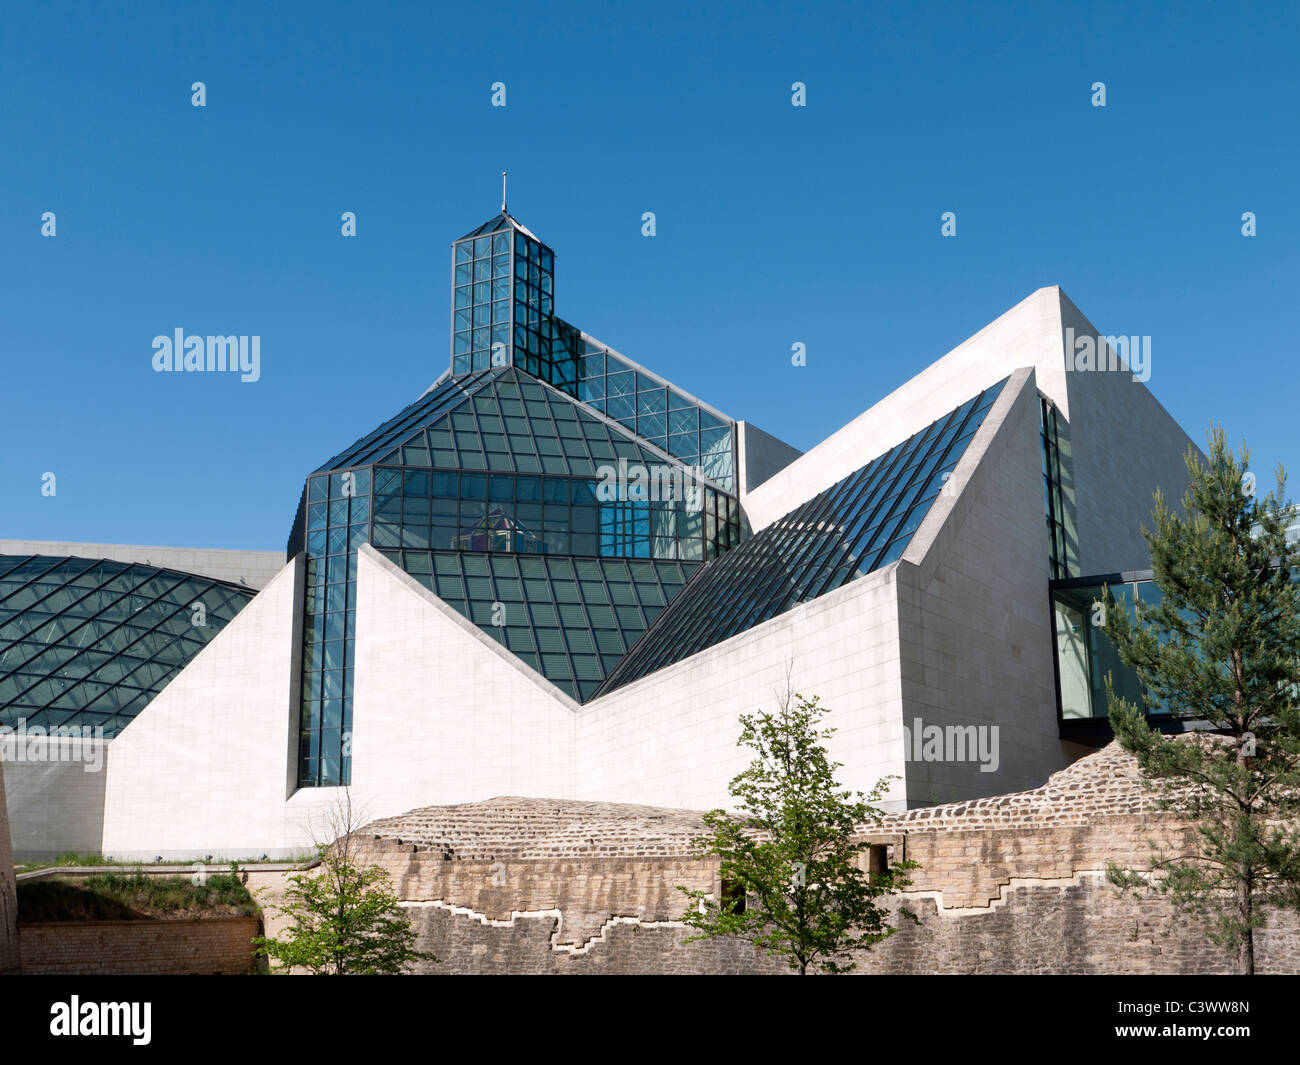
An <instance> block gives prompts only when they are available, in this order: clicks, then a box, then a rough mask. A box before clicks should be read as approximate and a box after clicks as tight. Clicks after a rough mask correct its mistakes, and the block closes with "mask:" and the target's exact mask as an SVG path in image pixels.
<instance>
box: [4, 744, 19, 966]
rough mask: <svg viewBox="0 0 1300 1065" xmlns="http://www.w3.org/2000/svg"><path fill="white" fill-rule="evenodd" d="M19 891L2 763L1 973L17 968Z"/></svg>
mask: <svg viewBox="0 0 1300 1065" xmlns="http://www.w3.org/2000/svg"><path fill="white" fill-rule="evenodd" d="M18 962H19V957H18V893H17V882H16V881H15V880H14V856H13V851H12V849H11V843H10V839H9V814H8V811H7V810H6V808H5V781H4V767H3V765H0V973H7V972H13V971H15V970H16V969H17V968H18Z"/></svg>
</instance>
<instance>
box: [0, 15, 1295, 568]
mask: <svg viewBox="0 0 1300 1065" xmlns="http://www.w3.org/2000/svg"><path fill="white" fill-rule="evenodd" d="M3 19H4V22H3V25H4V33H3V36H2V37H0V100H3V106H2V107H0V153H2V154H0V158H2V159H3V165H2V166H0V248H2V249H3V251H2V252H0V338H2V339H0V343H2V344H3V365H4V377H3V380H4V387H3V391H2V392H0V396H2V400H0V403H2V405H0V412H2V413H0V455H2V456H3V458H2V459H0V499H3V504H2V505H0V537H24V538H34V539H51V540H54V539H58V540H86V541H104V542H127V543H162V544H176V545H189V546H205V547H243V548H262V549H282V548H283V545H284V543H285V539H286V536H287V534H288V531H289V526H290V523H291V520H292V518H293V515H294V509H295V505H296V502H297V497H298V494H299V491H300V490H301V486H302V480H303V478H304V476H305V475H306V474H307V473H308V472H309V471H310V470H311V469H313V468H314V467H315V466H317V465H318V464H319V463H321V462H323V461H324V460H325V459H327V458H329V456H330V455H332V454H334V453H335V452H337V451H338V450H340V449H341V448H342V447H344V446H345V445H347V444H349V443H351V442H352V441H353V440H355V439H356V438H357V437H358V436H360V435H362V434H364V433H365V432H367V431H369V430H370V429H371V428H373V427H374V426H376V425H378V424H379V423H380V422H381V421H383V420H384V419H386V418H387V417H389V416H390V415H392V414H394V413H395V412H396V411H397V410H398V409H400V408H401V407H402V406H404V405H405V404H406V403H408V402H410V401H411V400H413V399H414V398H415V397H416V396H418V395H419V393H420V392H421V391H423V390H424V388H425V387H427V385H428V384H429V383H430V382H431V381H432V380H433V379H434V378H435V377H437V376H438V374H439V373H441V372H442V370H443V369H444V368H445V367H446V365H447V361H448V303H449V272H450V266H449V255H450V253H449V245H450V242H451V241H452V240H454V239H455V238H456V237H458V236H460V235H461V234H462V233H463V232H465V231H466V230H468V229H470V228H472V227H474V226H475V225H477V224H478V223H480V222H482V221H484V220H486V219H487V218H488V217H490V216H491V215H492V214H493V213H494V212H495V211H496V210H497V207H498V204H499V180H500V179H499V173H500V171H501V170H502V169H507V170H509V171H510V208H511V211H512V213H514V214H515V215H516V216H517V217H518V218H520V220H521V221H523V222H524V224H525V225H527V226H528V227H529V228H531V229H532V230H533V231H534V232H535V233H537V234H538V236H540V237H541V238H542V239H543V240H545V241H546V242H548V243H549V244H550V245H551V246H552V247H554V248H555V250H556V309H557V312H558V313H559V314H560V315H561V316H563V317H564V318H566V319H567V320H569V321H571V322H574V323H575V324H577V325H579V326H581V327H582V328H583V329H585V330H586V331H587V332H589V333H592V334H594V335H595V336H598V337H600V338H601V339H602V340H604V341H606V342H608V343H610V344H612V345H613V346H614V347H616V348H618V349H619V350H620V351H622V352H623V353H624V354H626V355H628V356H629V357H630V358H633V359H635V360H637V361H638V362H641V363H643V364H645V365H647V366H649V367H651V368H653V369H655V370H656V371H657V372H659V373H660V374H662V375H663V376H665V377H667V378H669V379H670V380H674V381H676V382H679V383H680V384H681V385H682V387H684V388H686V389H688V390H690V391H692V392H694V393H695V394H696V395H698V396H700V397H701V398H703V399H705V400H707V401H709V402H710V403H712V404H713V405H715V406H717V407H719V408H721V409H722V410H724V411H726V412H727V413H729V414H731V415H732V416H734V417H737V418H747V419H749V420H751V421H753V422H755V423H756V424H758V425H759V426H761V427H763V428H764V429H766V430H768V431H769V432H772V433H774V434H776V435H777V436H780V437H783V438H784V439H787V440H789V441H790V442H791V443H792V444H795V445H796V446H798V447H801V448H807V447H810V446H811V445H813V444H815V443H816V442H817V441H819V440H821V439H823V438H824V437H825V436H827V435H828V434H829V433H830V432H832V431H833V430H835V429H837V428H838V427H840V426H841V425H842V424H844V423H845V422H847V421H848V420H850V419H851V418H853V417H854V416H856V415H857V414H859V413H860V412H861V411H863V410H865V409H866V408H867V407H869V406H870V405H871V404H872V403H874V402H875V401H876V400H877V399H879V398H880V397H881V396H883V395H885V394H886V393H887V392H889V391H890V390H892V389H893V388H895V387H897V386H898V385H899V384H901V383H903V382H904V381H906V380H907V379H908V378H909V377H911V376H912V375H913V374H915V373H916V372H917V371H919V370H920V369H922V368H923V367H925V366H926V365H928V364H929V363H930V362H932V361H933V360H934V359H935V358H937V357H938V356H939V355H941V354H943V353H944V352H946V351H947V350H949V349H950V348H951V347H953V346H954V345H955V344H957V343H959V342H960V341H961V340H963V339H965V338H966V337H967V336H969V335H970V334H971V333H973V332H975V331H976V330H978V329H979V328H980V327H981V326H983V325H984V324H986V323H987V322H989V321H991V320H992V319H993V318H995V317H997V316H998V315H999V314H1001V313H1002V312H1003V311H1004V310H1006V309H1007V308H1009V307H1011V306H1012V305H1013V304H1015V303H1017V302H1018V301H1019V300H1021V299H1023V298H1024V297H1025V296H1026V295H1028V294H1029V293H1030V292H1032V291H1033V290H1034V289H1036V288H1038V287H1040V286H1043V285H1049V284H1060V285H1061V286H1063V288H1064V289H1065V291H1066V292H1067V293H1068V294H1069V295H1070V297H1071V298H1072V299H1073V300H1074V301H1075V302H1076V303H1077V304H1078V305H1079V307H1080V308H1081V309H1082V310H1083V311H1084V313H1085V314H1087V315H1088V316H1089V318H1091V320H1092V321H1093V322H1094V323H1095V324H1096V325H1097V326H1098V327H1099V328H1100V329H1101V330H1102V332H1107V333H1116V334H1121V333H1122V334H1139V335H1149V336H1151V337H1152V375H1151V379H1150V381H1149V387H1150V388H1151V389H1152V391H1153V392H1154V393H1155V395H1156V396H1157V398H1158V399H1159V400H1160V401H1161V402H1162V403H1163V404H1164V405H1165V406H1166V407H1167V408H1168V409H1169V410H1170V412H1171V413H1172V414H1173V415H1174V416H1175V417H1176V418H1177V419H1178V420H1179V422H1180V423H1181V424H1182V425H1183V426H1184V428H1185V429H1186V430H1187V431H1188V432H1189V433H1190V434H1191V435H1192V437H1193V438H1194V439H1196V440H1197V441H1201V440H1203V439H1204V434H1205V430H1206V428H1207V427H1208V425H1209V424H1210V422H1211V420H1216V421H1221V422H1222V423H1223V425H1224V426H1225V428H1226V429H1227V430H1228V434H1229V439H1230V441H1232V442H1233V443H1234V444H1239V443H1240V441H1241V439H1242V438H1243V437H1244V438H1245V439H1246V440H1247V442H1248V443H1249V444H1250V445H1251V447H1252V450H1253V451H1254V461H1253V466H1254V468H1255V469H1256V470H1257V471H1258V472H1259V473H1260V474H1261V480H1262V481H1263V482H1264V483H1265V484H1271V471H1272V469H1273V467H1274V466H1275V465H1276V463H1278V462H1279V461H1281V462H1283V463H1285V464H1286V465H1288V466H1289V467H1294V466H1296V465H1297V464H1300V448H1297V447H1296V434H1295V432H1294V428H1293V427H1294V426H1295V424H1296V411H1297V408H1298V407H1300V402H1298V401H1300V387H1298V386H1297V379H1298V375H1297V371H1296V368H1295V362H1296V355H1297V351H1296V343H1295V339H1294V331H1293V330H1294V325H1293V319H1294V317H1295V311H1296V308H1297V303H1298V302H1300V301H1298V300H1297V296H1296V288H1297V279H1300V239H1297V238H1298V237H1300V201H1298V200H1297V197H1296V180H1295V175H1296V171H1297V162H1298V158H1297V157H1298V156H1300V145H1297V142H1296V139H1295V136H1294V130H1295V116H1296V114H1297V112H1298V111H1300V74H1298V73H1297V69H1296V66H1295V56H1296V54H1297V51H1298V50H1300V6H1297V5H1295V4H1274V5H1246V6H1238V7H1231V8H1228V7H1222V6H1220V7H1219V8H1217V9H1212V8H1210V7H1208V6H1204V5H1196V4H1178V5H1135V4H1127V3H1126V4H1099V3H1089V4H1079V5H1067V4H1053V5H1031V4H1018V5H992V4H983V3H982V4H974V5H958V4H953V5H948V4H944V5H926V4H906V5H904V4H899V5H889V6H875V5H866V4H807V5H804V4H790V3H785V4H771V3H744V4H737V5H709V4H699V3H693V4H689V5H685V4H684V5H672V4H655V5H645V6H641V7H637V6H631V5H624V4H616V3H600V4H597V3H584V4H577V3H567V4H566V3H548V4H545V5H542V4H536V3H533V4H511V3H494V4H492V5H490V6H489V5H455V6H450V5H449V6H447V7H446V8H445V9H440V8H436V7H434V6H433V5H429V4H410V5H392V4H383V3H368V4H363V5H355V6H349V5H337V4H329V3H312V4H278V3H277V4H272V5H268V4H238V5H224V4H223V5H207V4H185V5H179V4H177V5H158V6H154V5H146V4H130V5H108V4H94V5H91V4H84V5H66V4H23V5H18V4H13V3H6V4H5V7H4V12H3ZM194 81H203V82H204V83H205V84H206V87H207V106H206V107H204V108H195V107H192V106H191V103H190V96H191V92H190V86H191V84H192V83H193V82H194ZM497 81H502V82H504V83H505V84H506V91H507V106H506V107H505V108H493V107H492V106H491V85H492V83H493V82H497ZM795 81H803V82H805V83H806V85H807V100H808V106H807V107H806V108H794V107H792V106H791V104H790V95H791V92H790V87H791V84H792V83H793V82H795ZM1094 81H1104V82H1105V83H1106V86H1107V106H1106V107H1105V108H1104V109H1102V108H1094V107H1093V106H1091V102H1090V97H1091V85H1092V83H1093V82H1094ZM46 211H53V212H55V215H56V218H57V235H56V236H55V237H53V238H45V237H42V236H41V233H40V229H41V216H42V213H43V212H46ZM343 211H354V212H356V215H357V230H358V235H357V236H356V237H355V238H353V239H345V238H343V237H342V236H340V233H339V226H340V222H339V216H340V214H341V213H342V212H343ZM643 211H654V212H655V214H656V218H657V235H656V236H655V237H654V238H652V239H649V238H645V237H642V236H641V214H642V212H643ZM944 211H954V212H956V214H957V218H958V234H957V236H956V237H955V238H953V239H944V238H942V237H941V236H940V233H939V230H940V215H941V214H942V212H944ZM1244 211H1253V212H1255V214H1256V216H1257V219H1258V235H1257V236H1255V237H1253V238H1246V237H1243V236H1242V235H1241V232H1240V229H1241V221H1240V219H1241V215H1242V213H1243V212H1244ZM177 327H181V328H184V329H185V330H186V331H187V332H189V333H202V334H207V333H223V334H224V333H235V334H248V335H252V334H257V335H259V336H260V337H261V338H262V339H261V380H259V381H258V382H256V383H254V384H242V383H240V382H239V381H238V380H237V379H235V378H234V377H221V378H218V377H214V376H211V375H206V374H156V373H154V372H153V370H152V368H151V365H150V360H151V357H152V354H153V352H152V347H151V343H152V338H153V337H154V336H156V335H158V334H170V333H171V332H172V331H173V330H174V329H175V328H177ZM796 340H798V341H802V342H804V343H805V344H806V345H807V351H808V365H807V366H806V367H803V368H799V369H796V368H793V367H792V366H791V365H790V345H791V343H792V342H794V341H796ZM47 471H48V472H54V473H55V474H56V476H57V478H58V480H57V495H55V496H53V497H48V496H44V495H42V493H41V477H42V474H43V473H45V472H47ZM1292 489H1293V490H1292V491H1290V492H1289V493H1288V494H1289V495H1291V496H1293V497H1295V496H1296V495H1300V490H1296V489H1297V486H1296V485H1293V486H1292Z"/></svg>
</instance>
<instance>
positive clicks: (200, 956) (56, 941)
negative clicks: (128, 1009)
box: [20, 917, 261, 976]
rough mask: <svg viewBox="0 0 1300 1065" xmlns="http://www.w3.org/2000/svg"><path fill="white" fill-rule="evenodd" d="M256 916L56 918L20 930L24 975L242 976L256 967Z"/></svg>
mask: <svg viewBox="0 0 1300 1065" xmlns="http://www.w3.org/2000/svg"><path fill="white" fill-rule="evenodd" d="M258 935H261V922H260V921H259V920H258V919H257V918H256V917H207V918H204V919H203V920H201V921H195V920H192V919H184V920H141V921H57V922H48V923H42V924H23V925H22V926H21V928H20V941H21V945H22V971H23V973H24V974H25V975H28V976H34V975H57V974H68V975H76V976H188V975H225V976H238V975H240V974H242V973H247V972H250V971H251V970H252V968H253V964H254V957H253V937H254V936H258Z"/></svg>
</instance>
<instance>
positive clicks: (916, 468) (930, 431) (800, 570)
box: [598, 381, 1006, 694]
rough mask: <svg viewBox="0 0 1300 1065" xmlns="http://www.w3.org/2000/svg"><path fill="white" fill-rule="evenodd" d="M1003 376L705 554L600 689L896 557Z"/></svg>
mask: <svg viewBox="0 0 1300 1065" xmlns="http://www.w3.org/2000/svg"><path fill="white" fill-rule="evenodd" d="M1005 383H1006V382H1005V381H1002V382H1000V383H998V384H997V385H994V386H993V387H992V388H990V389H988V390H987V391H985V392H982V393H980V394H979V395H977V396H975V397H974V398H972V399H970V400H969V401H967V402H966V403H964V404H963V405H962V406H961V407H959V408H958V409H957V410H955V411H952V412H951V413H949V414H947V415H945V416H944V417H943V418H940V419H939V420H937V421H935V422H934V423H933V424H931V425H930V426H928V427H927V428H926V429H923V430H922V431H921V432H919V433H916V434H915V435H914V436H912V437H910V438H909V439H908V440H906V441H904V442H903V443H901V444H899V445H898V446H897V447H894V448H892V449H891V450H890V451H888V452H887V453H885V454H884V455H881V456H879V457H878V458H876V459H873V460H872V461H871V462H869V463H867V464H866V465H865V466H863V467H862V468H861V469H859V470H857V471H855V472H854V473H851V474H849V476H847V477H845V478H844V479H843V480H842V481H840V482H839V483H838V484H835V485H832V486H831V487H830V488H828V489H826V490H825V491H824V492H821V493H819V494H818V495H816V496H814V497H813V498H812V499H810V500H808V502H806V503H804V504H803V505H802V506H800V507H798V508H797V509H795V510H793V511H791V512H790V513H789V514H787V515H785V517H783V518H780V519H779V520H777V521H775V522H773V523H772V524H771V525H769V526H768V527H767V528H765V529H763V530H762V531H761V532H759V533H757V534H756V535H755V536H754V537H753V538H752V539H750V540H748V541H746V542H744V543H742V544H741V545H740V546H739V547H736V548H733V549H732V550H731V551H729V552H727V553H726V554H724V555H722V556H721V557H720V558H718V559H715V560H714V561H712V562H710V563H709V564H708V565H707V566H705V567H704V568H703V569H702V570H700V572H699V573H698V574H696V576H695V577H694V579H693V580H692V581H691V583H690V584H688V585H687V586H686V587H685V588H684V589H683V590H682V593H681V594H680V595H679V596H677V598H676V599H674V600H673V601H672V603H671V604H670V605H669V606H668V608H667V609H666V610H665V611H664V612H663V613H662V614H661V615H660V616H659V618H658V619H657V621H656V622H655V624H654V625H653V626H652V627H651V628H650V629H649V630H647V632H646V634H645V636H644V637H642V639H641V640H640V641H639V642H638V643H637V645H636V646H635V647H634V648H632V650H631V651H630V652H629V653H628V655H627V656H626V657H625V658H624V659H623V661H622V662H621V663H619V665H618V666H617V667H616V668H615V669H614V671H613V672H612V673H611V674H610V675H609V677H608V678H607V679H606V681H605V682H604V684H602V685H601V688H600V692H599V693H598V694H604V693H605V692H608V691H612V690H614V689H615V688H619V687H622V686H623V685H625V684H629V683H631V682H632V681H634V680H638V679H640V678H641V677H644V676H646V675H648V674H650V673H653V672H654V671H655V670H658V669H662V668H663V667H664V666H668V665H671V664H672V663H674V662H678V661H681V660H682V659H684V658H688V657H690V656H691V655H693V654H696V653H698V652H699V651H703V650H704V649H705V648H708V647H712V646H713V645H715V644H718V643H721V642H722V641H723V640H726V639H729V638H730V637H732V636H735V635H736V634H737V633H741V632H745V631H747V630H748V629H751V628H753V627H754V626H756V625H759V624H761V623H762V622H764V621H768V620H770V619H771V618H774V617H776V616H777V615H779V614H783V613H785V612H786V611H787V610H790V609H791V608H793V607H795V606H797V605H798V604H799V603H805V602H808V601H809V600H812V599H816V598H818V597H819V596H822V595H825V594H826V593H827V592H831V591H834V590H835V589H836V588H839V587H841V586H842V585H844V584H846V583H848V582H849V581H851V580H853V579H855V578H857V577H860V576H863V575H864V574H867V573H871V572H872V571H874V570H877V569H880V568H882V567H884V566H887V565H889V564H890V563H891V562H895V561H897V560H898V559H899V558H900V557H901V556H902V554H903V552H904V550H906V548H907V545H908V543H909V542H910V541H911V538H912V534H913V533H915V532H916V530H917V529H918V528H919V527H920V525H921V522H922V521H924V520H925V516H926V514H927V513H929V510H930V505H931V504H932V503H933V502H934V500H935V498H936V497H937V496H938V495H939V492H940V491H941V490H942V488H943V485H944V479H945V477H946V475H947V474H948V473H950V472H951V471H952V470H953V468H954V467H956V465H957V462H958V460H959V459H960V458H961V456H962V454H963V453H964V452H965V450H966V445H967V444H969V443H970V441H971V438H972V437H973V436H974V435H975V432H976V430H977V429H979V427H980V425H982V424H983V421H984V417H985V415H986V414H987V413H988V411H989V408H990V407H992V406H993V402H994V401H995V400H996V399H997V397H998V394H999V393H1000V392H1001V391H1002V387H1003V385H1004V384H1005Z"/></svg>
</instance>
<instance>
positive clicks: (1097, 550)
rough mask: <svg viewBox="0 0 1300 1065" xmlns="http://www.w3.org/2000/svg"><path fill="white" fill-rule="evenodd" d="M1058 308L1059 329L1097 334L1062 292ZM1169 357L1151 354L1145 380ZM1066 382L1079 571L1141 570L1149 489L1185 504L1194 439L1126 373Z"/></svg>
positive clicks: (1071, 377)
mask: <svg viewBox="0 0 1300 1065" xmlns="http://www.w3.org/2000/svg"><path fill="white" fill-rule="evenodd" d="M1061 312H1062V318H1061V322H1062V328H1063V329H1064V328H1073V329H1074V335H1075V336H1081V335H1083V334H1085V333H1086V334H1089V335H1092V336H1096V335H1097V328H1096V326H1094V325H1093V324H1092V323H1091V322H1089V321H1088V320H1087V319H1086V318H1085V317H1084V316H1083V315H1082V314H1081V313H1080V311H1079V309H1078V308H1077V307H1075V305H1074V304H1073V303H1071V302H1070V300H1069V299H1068V298H1067V297H1066V296H1065V295H1064V294H1062V296H1061ZM1132 328H1133V329H1136V328H1138V326H1137V325H1134V326H1132ZM1153 345H1154V340H1153ZM1062 350H1064V348H1063V349H1062ZM1170 356H1173V353H1166V352H1164V351H1163V350H1160V351H1156V352H1155V353H1154V358H1153V362H1152V367H1151V370H1152V372H1151V378H1150V382H1149V383H1158V382H1159V380H1160V376H1161V374H1162V373H1164V372H1165V370H1164V367H1166V366H1168V365H1170V361H1172V360H1171V358H1170ZM1174 357H1176V356H1174ZM1066 387H1067V389H1068V391H1069V397H1070V403H1069V409H1070V411H1071V415H1070V421H1069V426H1068V430H1067V431H1068V439H1069V448H1070V450H1071V452H1072V462H1071V466H1070V475H1071V476H1072V478H1073V490H1074V493H1075V502H1076V512H1075V524H1076V529H1077V541H1078V550H1079V573H1080V575H1087V574H1095V573H1122V572H1123V571H1125V570H1135V569H1146V568H1147V567H1149V566H1150V564H1151V556H1150V552H1149V551H1148V550H1147V545H1146V541H1145V540H1144V539H1143V538H1142V531H1141V526H1143V525H1146V526H1147V528H1150V527H1151V525H1152V522H1151V512H1152V510H1153V509H1154V503H1153V500H1152V496H1153V494H1154V493H1155V490H1156V488H1162V489H1163V490H1164V493H1165V498H1166V500H1167V501H1168V502H1169V504H1170V505H1171V506H1172V507H1174V509H1175V510H1178V511H1181V510H1182V506H1181V501H1182V496H1183V492H1184V491H1186V489H1187V481H1188V478H1187V467H1186V465H1185V464H1184V461H1183V459H1184V456H1185V455H1186V454H1187V451H1188V449H1189V448H1192V447H1195V446H1196V445H1195V443H1194V441H1193V440H1192V439H1191V438H1190V437H1189V436H1188V435H1187V433H1185V432H1184V431H1183V429H1182V427H1181V426H1180V425H1179V424H1178V423H1177V422H1175V421H1174V419H1173V418H1172V417H1171V416H1170V414H1169V412H1168V411H1166V410H1165V409H1164V408H1163V407H1162V406H1160V404H1159V403H1158V402H1157V401H1156V398H1155V396H1153V395H1152V394H1151V391H1150V389H1149V388H1148V387H1147V384H1144V383H1142V382H1141V381H1134V380H1133V375H1132V374H1131V373H1125V372H1122V371H1121V372H1112V371H1109V370H1108V371H1106V372H1098V371H1086V370H1073V371H1071V372H1068V373H1067V374H1066ZM1200 428H1201V429H1202V430H1204V429H1206V428H1208V426H1202V427H1200Z"/></svg>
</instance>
